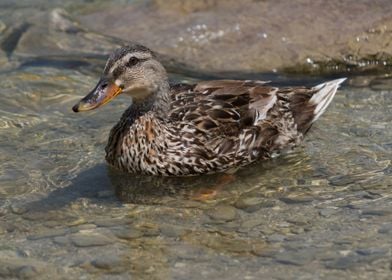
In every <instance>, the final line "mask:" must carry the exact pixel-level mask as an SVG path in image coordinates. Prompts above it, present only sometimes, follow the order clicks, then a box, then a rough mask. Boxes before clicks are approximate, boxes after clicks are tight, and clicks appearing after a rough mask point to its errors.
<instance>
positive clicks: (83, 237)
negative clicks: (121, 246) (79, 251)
mask: <svg viewBox="0 0 392 280" xmlns="http://www.w3.org/2000/svg"><path fill="white" fill-rule="evenodd" d="M70 239H71V241H72V243H73V244H74V245H75V246H77V247H92V246H104V245H108V244H111V243H113V242H114V240H113V239H111V238H109V237H106V236H104V235H102V234H98V233H94V234H85V233H76V234H73V235H71V237H70Z"/></svg>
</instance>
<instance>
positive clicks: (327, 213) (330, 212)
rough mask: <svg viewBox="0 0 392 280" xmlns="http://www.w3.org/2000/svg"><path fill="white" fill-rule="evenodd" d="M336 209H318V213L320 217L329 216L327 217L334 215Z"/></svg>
mask: <svg viewBox="0 0 392 280" xmlns="http://www.w3.org/2000/svg"><path fill="white" fill-rule="evenodd" d="M336 211H337V210H336V209H332V208H325V209H321V210H320V211H319V215H320V216H321V217H324V218H329V217H331V216H332V215H334V214H335V213H336Z"/></svg>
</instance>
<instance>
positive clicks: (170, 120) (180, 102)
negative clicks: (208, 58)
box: [72, 44, 345, 176]
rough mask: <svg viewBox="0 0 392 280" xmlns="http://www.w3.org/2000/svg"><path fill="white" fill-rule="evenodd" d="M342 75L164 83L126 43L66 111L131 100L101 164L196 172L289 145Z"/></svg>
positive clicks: (143, 52) (146, 56)
mask: <svg viewBox="0 0 392 280" xmlns="http://www.w3.org/2000/svg"><path fill="white" fill-rule="evenodd" d="M344 80H345V78H343V79H338V80H333V81H329V82H326V83H323V84H320V85H317V86H315V87H311V88H307V87H284V88H277V87H272V86H269V85H268V83H267V82H262V81H248V80H247V81H239V80H215V81H202V82H198V83H196V84H176V85H170V84H169V81H168V77H167V73H166V71H165V68H164V67H163V66H162V64H161V63H160V62H159V61H158V60H157V58H156V55H155V54H154V53H153V52H152V51H151V50H149V49H148V48H146V47H144V46H141V45H137V44H133V45H129V46H125V47H122V48H119V49H117V50H115V51H114V52H113V53H112V54H111V55H110V57H109V59H108V61H107V63H106V66H105V69H104V71H103V76H102V77H101V79H100V80H99V82H98V84H97V86H96V87H95V88H94V89H93V90H92V92H91V93H89V94H88V95H87V96H86V97H84V98H83V99H82V100H81V101H80V102H79V103H77V104H76V105H75V106H74V107H73V108H72V109H73V111H75V112H80V111H87V110H92V109H95V108H97V107H99V106H101V105H103V104H106V103H107V102H109V101H110V100H112V99H113V98H115V97H116V96H117V95H119V94H120V93H127V94H129V95H131V96H132V100H133V102H132V104H131V105H130V107H129V108H128V109H127V110H126V111H125V112H124V114H123V115H122V117H121V119H120V121H119V122H118V123H117V124H116V125H115V126H114V127H113V129H112V130H111V132H110V136H109V140H108V144H107V146H106V149H105V150H106V160H107V162H108V163H109V164H110V165H112V166H114V167H116V168H119V169H121V170H124V171H127V172H132V173H141V174H150V175H164V176H182V175H196V174H203V173H214V172H220V171H227V170H229V169H234V168H237V167H240V166H244V165H247V164H249V163H251V162H254V161H257V160H264V159H268V158H271V157H272V156H274V155H277V154H279V153H280V152H282V151H283V150H287V149H292V148H293V147H295V146H296V145H298V144H299V143H300V142H301V140H302V139H303V136H304V135H305V134H306V132H307V131H308V130H309V128H310V127H311V125H312V124H313V122H315V121H316V120H317V119H318V118H319V117H320V116H321V115H322V114H323V113H324V111H325V109H326V108H327V107H328V105H329V104H330V102H331V101H332V99H333V97H334V95H335V93H336V91H337V89H338V87H339V85H340V84H341V83H342V82H343V81H344Z"/></svg>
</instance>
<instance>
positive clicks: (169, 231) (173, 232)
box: [160, 225, 185, 237]
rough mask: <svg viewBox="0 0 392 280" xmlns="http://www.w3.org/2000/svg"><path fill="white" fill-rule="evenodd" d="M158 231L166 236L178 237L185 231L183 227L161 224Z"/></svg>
mask: <svg viewBox="0 0 392 280" xmlns="http://www.w3.org/2000/svg"><path fill="white" fill-rule="evenodd" d="M160 232H161V234H162V235H164V236H167V237H179V236H181V235H183V234H184V233H185V229H183V228H181V227H179V226H174V225H163V226H161V227H160Z"/></svg>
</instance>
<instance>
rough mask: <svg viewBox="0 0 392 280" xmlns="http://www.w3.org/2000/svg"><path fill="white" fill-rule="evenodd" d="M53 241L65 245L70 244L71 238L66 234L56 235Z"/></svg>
mask: <svg viewBox="0 0 392 280" xmlns="http://www.w3.org/2000/svg"><path fill="white" fill-rule="evenodd" d="M53 242H54V243H56V244H58V245H65V244H68V242H69V239H68V238H67V237H65V236H56V237H55V238H53Z"/></svg>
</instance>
